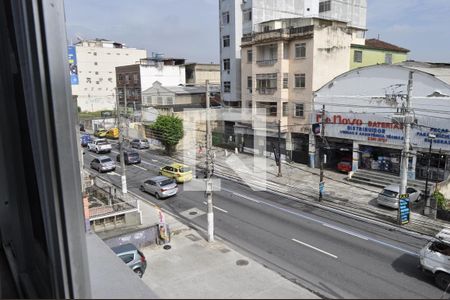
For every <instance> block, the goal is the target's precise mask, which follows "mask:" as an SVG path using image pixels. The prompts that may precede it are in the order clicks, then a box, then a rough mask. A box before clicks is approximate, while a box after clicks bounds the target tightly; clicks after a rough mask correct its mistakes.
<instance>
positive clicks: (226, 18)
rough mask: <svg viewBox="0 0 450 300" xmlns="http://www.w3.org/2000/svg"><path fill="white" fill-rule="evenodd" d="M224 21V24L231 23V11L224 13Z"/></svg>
mask: <svg viewBox="0 0 450 300" xmlns="http://www.w3.org/2000/svg"><path fill="white" fill-rule="evenodd" d="M222 23H223V24H229V23H230V13H229V12H227V11H226V12H224V13H222Z"/></svg>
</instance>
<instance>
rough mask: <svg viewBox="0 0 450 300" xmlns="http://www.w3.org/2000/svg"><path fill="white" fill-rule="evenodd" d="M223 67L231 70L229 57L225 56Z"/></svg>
mask: <svg viewBox="0 0 450 300" xmlns="http://www.w3.org/2000/svg"><path fill="white" fill-rule="evenodd" d="M223 69H224V70H225V71H230V59H229V58H225V59H224V60H223Z"/></svg>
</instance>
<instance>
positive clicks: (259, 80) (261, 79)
mask: <svg viewBox="0 0 450 300" xmlns="http://www.w3.org/2000/svg"><path fill="white" fill-rule="evenodd" d="M256 89H257V90H258V92H259V93H260V94H263V95H272V94H274V93H275V91H276V90H277V73H272V74H256Z"/></svg>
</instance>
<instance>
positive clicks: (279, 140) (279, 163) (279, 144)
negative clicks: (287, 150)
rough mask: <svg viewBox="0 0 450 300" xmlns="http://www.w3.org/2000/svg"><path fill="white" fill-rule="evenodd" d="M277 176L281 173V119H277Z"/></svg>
mask: <svg viewBox="0 0 450 300" xmlns="http://www.w3.org/2000/svg"><path fill="white" fill-rule="evenodd" d="M277 151H278V177H282V176H283V175H282V174H281V120H279V121H278V149H277Z"/></svg>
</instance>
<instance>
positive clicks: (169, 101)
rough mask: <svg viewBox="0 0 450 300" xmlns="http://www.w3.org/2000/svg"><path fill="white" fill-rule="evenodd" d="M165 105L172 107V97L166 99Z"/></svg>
mask: <svg viewBox="0 0 450 300" xmlns="http://www.w3.org/2000/svg"><path fill="white" fill-rule="evenodd" d="M166 104H167V105H173V97H166Z"/></svg>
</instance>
